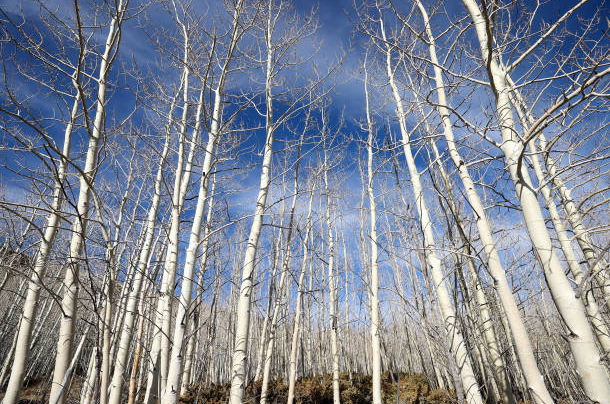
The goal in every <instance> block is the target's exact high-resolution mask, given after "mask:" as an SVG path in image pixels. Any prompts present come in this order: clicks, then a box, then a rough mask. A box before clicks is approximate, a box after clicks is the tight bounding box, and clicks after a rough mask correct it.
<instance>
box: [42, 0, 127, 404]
mask: <svg viewBox="0 0 610 404" xmlns="http://www.w3.org/2000/svg"><path fill="white" fill-rule="evenodd" d="M127 3H128V0H125V1H123V0H121V1H119V3H118V4H117V9H116V14H115V15H113V16H112V19H111V21H110V24H109V30H108V35H107V37H106V43H105V49H104V53H103V54H102V56H101V61H100V70H99V76H98V80H97V81H98V91H97V98H96V111H95V118H94V121H93V125H92V129H91V132H90V133H89V144H88V148H87V154H86V158H85V165H84V167H83V170H82V173H81V174H80V175H79V177H80V179H79V194H78V202H77V206H76V216H75V218H74V224H73V228H72V237H71V240H70V250H69V255H68V261H67V265H66V275H65V278H64V284H65V289H64V295H63V298H62V302H61V308H62V318H61V322H60V328H59V335H58V339H57V354H56V356H55V368H54V370H53V382H52V385H51V393H50V395H49V397H50V400H51V401H50V403H51V404H55V403H53V402H52V401H53V400H55V398H56V397H57V401H58V403H59V404H63V403H64V402H65V399H66V395H65V394H64V392H63V389H64V383H65V381H64V379H65V376H66V372H67V371H68V368H69V366H70V360H71V358H72V346H73V343H74V327H75V324H76V314H77V313H76V303H77V298H78V289H79V281H78V272H79V268H80V261H81V258H82V257H81V253H82V249H83V244H84V238H85V234H86V230H87V220H88V215H89V203H90V196H91V187H92V184H93V181H94V179H95V174H96V171H97V160H98V148H99V145H100V142H101V141H102V137H103V136H104V133H103V131H104V128H103V126H104V116H105V110H106V89H107V82H106V80H107V78H108V73H109V71H110V67H111V65H112V62H113V61H114V55H116V52H118V47H119V41H120V35H119V32H120V25H121V23H122V19H123V15H124V13H125V10H126V8H127Z"/></svg>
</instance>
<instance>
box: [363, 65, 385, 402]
mask: <svg viewBox="0 0 610 404" xmlns="http://www.w3.org/2000/svg"><path fill="white" fill-rule="evenodd" d="M364 97H365V102H366V126H367V127H366V129H367V132H368V139H367V142H366V149H367V165H366V167H367V187H366V189H367V193H368V199H369V214H370V221H371V223H370V229H369V236H370V239H371V282H370V301H371V304H370V311H371V330H370V331H371V352H372V354H373V355H372V362H373V374H372V381H373V386H372V393H373V404H381V351H380V342H379V340H380V338H379V334H380V331H379V323H380V320H379V275H378V272H379V263H378V260H379V252H378V250H377V212H376V202H375V192H374V190H373V175H374V173H373V141H374V130H373V122H372V120H371V111H370V106H369V90H368V72H367V68H366V62H365V65H364Z"/></svg>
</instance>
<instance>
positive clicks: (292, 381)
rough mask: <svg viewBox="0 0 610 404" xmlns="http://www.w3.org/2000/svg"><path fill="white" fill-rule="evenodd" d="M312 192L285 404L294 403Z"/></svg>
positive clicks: (310, 199) (304, 241)
mask: <svg viewBox="0 0 610 404" xmlns="http://www.w3.org/2000/svg"><path fill="white" fill-rule="evenodd" d="M312 203H313V190H311V192H310V193H309V203H308V208H307V218H306V219H305V226H306V229H305V237H304V238H303V259H302V261H301V271H300V273H299V283H298V287H297V298H296V299H297V301H296V308H295V312H294V328H293V330H292V342H291V345H290V373H289V377H288V399H287V401H286V402H287V404H293V403H294V388H295V385H296V381H297V352H298V342H299V329H300V326H301V306H302V304H303V287H304V284H303V281H304V280H305V272H306V269H307V260H308V259H309V257H308V255H309V235H310V233H311V216H312Z"/></svg>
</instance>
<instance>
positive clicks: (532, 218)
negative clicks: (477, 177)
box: [462, 0, 610, 404]
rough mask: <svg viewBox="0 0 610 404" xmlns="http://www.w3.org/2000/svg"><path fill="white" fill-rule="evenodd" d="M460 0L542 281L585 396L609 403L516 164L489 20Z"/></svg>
mask: <svg viewBox="0 0 610 404" xmlns="http://www.w3.org/2000/svg"><path fill="white" fill-rule="evenodd" d="M462 3H464V5H465V7H466V9H467V10H468V12H469V13H470V16H471V17H472V20H473V22H474V26H475V30H476V34H477V38H478V40H479V44H480V46H481V54H482V58H483V62H484V64H485V66H486V67H487V73H488V76H489V80H490V83H492V85H493V87H494V97H495V100H496V116H497V118H498V121H499V124H500V131H501V134H502V146H501V149H502V152H503V153H504V157H505V161H506V165H507V166H508V169H509V172H510V175H511V178H512V180H513V183H514V186H515V190H516V192H517V195H518V197H519V202H520V205H521V208H522V211H523V217H524V219H525V224H526V227H527V231H528V234H529V236H530V239H531V242H532V246H533V248H534V251H535V253H536V256H537V258H538V260H539V262H540V265H541V266H542V269H543V271H544V275H545V279H546V283H547V285H548V287H549V289H550V292H551V296H552V298H553V301H554V303H555V306H556V307H557V310H558V312H559V314H560V315H561V317H562V319H563V321H564V322H565V324H566V326H567V328H568V329H569V331H570V332H569V334H568V335H567V336H566V337H567V340H568V342H569V344H570V349H571V351H572V354H573V356H574V359H575V364H576V369H577V373H578V375H579V377H580V380H581V383H582V385H583V387H584V390H585V392H586V394H587V396H588V397H589V398H590V399H591V400H593V401H596V402H599V403H600V404H608V403H610V379H609V378H608V373H607V370H606V369H605V367H604V365H603V364H602V362H601V360H602V359H601V355H600V353H599V350H598V349H597V346H596V345H595V337H594V334H593V331H592V330H591V326H590V324H589V322H588V320H587V317H586V311H585V307H584V305H583V302H582V301H581V300H580V299H579V298H578V297H577V296H576V293H575V292H574V290H573V289H572V286H571V285H570V282H569V280H568V279H567V277H566V275H565V273H564V271H563V268H562V265H561V261H560V260H559V257H558V256H557V254H556V252H555V250H554V247H553V244H552V242H551V238H550V236H549V233H548V230H547V228H546V224H545V221H544V216H543V215H542V212H541V210H540V206H539V205H538V199H537V195H536V192H535V190H534V188H533V186H532V183H531V181H530V178H529V174H528V172H527V171H526V170H524V169H523V167H522V166H521V165H519V164H518V161H519V156H520V155H521V153H522V152H523V151H524V150H523V148H524V145H523V144H522V142H520V141H519V140H518V138H517V136H516V128H515V123H514V120H513V113H512V110H511V107H510V100H509V92H510V86H509V85H508V83H507V79H506V72H505V71H504V69H503V68H502V67H501V65H500V64H499V63H498V62H497V60H496V59H495V58H493V57H491V55H490V54H489V53H488V52H490V50H491V49H492V46H493V44H492V43H491V42H490V41H491V39H492V38H489V37H488V36H487V35H488V34H487V28H486V27H487V23H486V21H485V18H484V17H483V15H482V14H481V10H480V9H479V6H478V4H477V3H476V2H475V1H474V0H462Z"/></svg>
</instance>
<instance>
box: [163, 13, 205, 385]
mask: <svg viewBox="0 0 610 404" xmlns="http://www.w3.org/2000/svg"><path fill="white" fill-rule="evenodd" d="M182 31H183V36H184V59H183V60H184V62H183V63H184V69H183V78H184V79H183V80H184V87H183V88H182V91H183V96H182V102H183V104H182V117H181V120H180V124H179V133H178V136H179V140H178V162H177V165H176V174H175V175H176V177H175V178H174V189H173V195H172V201H171V202H172V213H171V224H170V231H169V236H168V243H167V252H166V257H165V269H164V271H163V280H162V283H161V290H160V293H161V296H160V298H159V307H158V309H157V325H159V326H160V332H159V333H158V334H157V338H155V342H157V344H156V347H158V349H159V353H158V354H157V355H159V365H160V367H159V369H158V374H159V382H160V386H159V392H163V391H164V390H165V386H166V385H167V373H168V371H169V355H170V352H169V351H170V348H171V343H172V341H171V340H170V333H171V320H172V307H173V305H172V302H173V300H174V287H175V282H176V269H177V266H178V249H179V244H180V222H181V217H182V210H183V207H184V203H183V201H184V198H185V197H186V191H187V187H188V182H189V181H188V179H187V178H184V177H187V176H189V177H190V173H191V171H190V170H189V169H186V170H185V168H184V152H185V150H184V148H185V143H186V131H187V128H188V123H187V117H188V110H189V98H188V95H189V89H190V86H189V73H190V69H189V66H188V57H189V50H190V44H189V37H188V33H187V31H186V28H185V26H184V25H182ZM202 91H203V89H202ZM197 119H198V120H200V119H201V115H200V114H199V115H198V116H197ZM197 135H198V134H197V132H193V142H192V143H191V148H194V147H195V144H196V141H195V139H196V136H197ZM189 157H190V156H189ZM185 183H186V184H185ZM153 348H154V347H153ZM155 354H156V352H154V351H153V358H155V357H156V355H155Z"/></svg>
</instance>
